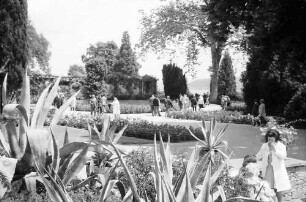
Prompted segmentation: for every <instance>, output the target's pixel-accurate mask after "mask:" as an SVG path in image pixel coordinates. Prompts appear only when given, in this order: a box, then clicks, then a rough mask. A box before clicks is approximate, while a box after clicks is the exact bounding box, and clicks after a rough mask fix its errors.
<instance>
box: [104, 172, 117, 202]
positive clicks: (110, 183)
mask: <svg viewBox="0 0 306 202" xmlns="http://www.w3.org/2000/svg"><path fill="white" fill-rule="evenodd" d="M115 167H117V166H115ZM113 172H114V171H112V172H111V174H110V175H109V176H108V178H107V180H106V183H105V185H104V186H103V189H102V191H101V195H100V199H99V201H100V202H104V200H105V199H106V198H108V197H109V194H110V191H111V190H112V188H113V187H114V185H115V184H116V183H117V182H118V180H111V177H112V173H113Z"/></svg>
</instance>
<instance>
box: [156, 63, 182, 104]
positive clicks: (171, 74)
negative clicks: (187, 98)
mask: <svg viewBox="0 0 306 202" xmlns="http://www.w3.org/2000/svg"><path fill="white" fill-rule="evenodd" d="M162 73H163V83H164V92H165V95H169V96H170V97H171V99H174V98H178V97H179V94H180V93H181V94H185V93H187V83H186V82H187V81H186V77H185V75H184V74H183V70H182V69H181V68H179V67H177V66H176V65H175V64H171V63H170V64H168V65H164V66H163V69H162Z"/></svg>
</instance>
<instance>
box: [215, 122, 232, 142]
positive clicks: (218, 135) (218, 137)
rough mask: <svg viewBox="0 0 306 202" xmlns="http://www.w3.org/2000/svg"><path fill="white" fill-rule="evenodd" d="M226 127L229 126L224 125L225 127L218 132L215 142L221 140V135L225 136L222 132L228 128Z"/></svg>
mask: <svg viewBox="0 0 306 202" xmlns="http://www.w3.org/2000/svg"><path fill="white" fill-rule="evenodd" d="M228 126H229V124H226V126H225V127H224V128H223V129H221V130H220V131H219V133H218V134H217V135H216V139H215V142H218V141H220V139H221V138H222V137H223V135H224V134H225V133H224V132H225V130H226V129H227V128H228Z"/></svg>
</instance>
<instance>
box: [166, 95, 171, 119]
mask: <svg viewBox="0 0 306 202" xmlns="http://www.w3.org/2000/svg"><path fill="white" fill-rule="evenodd" d="M165 107H166V113H165V116H167V114H168V113H169V111H170V109H171V108H173V103H172V101H171V99H170V96H169V95H168V96H167V98H166V100H165Z"/></svg>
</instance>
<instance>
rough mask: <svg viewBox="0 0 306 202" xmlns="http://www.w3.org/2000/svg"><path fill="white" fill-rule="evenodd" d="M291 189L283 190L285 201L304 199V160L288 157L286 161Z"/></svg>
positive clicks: (305, 174)
mask: <svg viewBox="0 0 306 202" xmlns="http://www.w3.org/2000/svg"><path fill="white" fill-rule="evenodd" d="M286 167H287V171H288V175H289V178H290V182H291V186H292V189H291V190H290V191H287V192H285V194H284V200H285V201H291V202H293V201H306V162H305V161H300V160H296V159H289V162H286Z"/></svg>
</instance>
